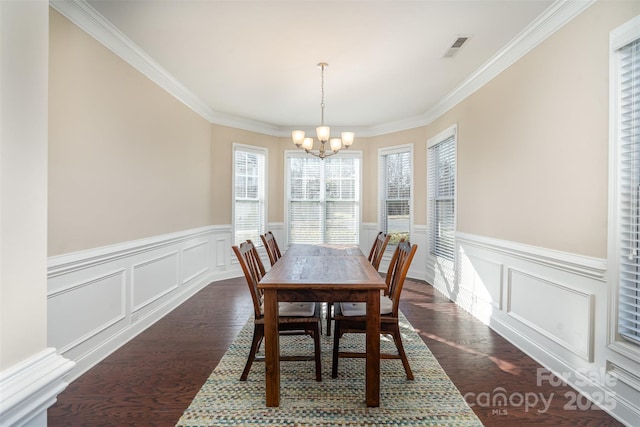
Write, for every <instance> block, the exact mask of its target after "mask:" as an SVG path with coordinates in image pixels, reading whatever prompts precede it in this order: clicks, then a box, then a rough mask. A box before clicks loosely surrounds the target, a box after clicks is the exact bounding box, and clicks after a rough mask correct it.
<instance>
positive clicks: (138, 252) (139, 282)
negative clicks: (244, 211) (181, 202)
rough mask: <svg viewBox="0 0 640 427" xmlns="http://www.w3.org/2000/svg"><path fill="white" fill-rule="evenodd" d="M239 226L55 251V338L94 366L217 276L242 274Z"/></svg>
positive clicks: (51, 293)
mask: <svg viewBox="0 0 640 427" xmlns="http://www.w3.org/2000/svg"><path fill="white" fill-rule="evenodd" d="M230 254H231V226H228V225H225V226H209V227H203V228H198V229H193V230H186V231H181V232H177V233H172V234H167V235H162V236H155V237H151V238H148V239H142V240H136V241H132V242H124V243H121V244H116V245H112V246H107V247H102V248H95V249H91V250H87V251H82V252H77V253H72V254H66V255H61V256H57V257H51V258H49V267H48V303H47V304H48V307H47V309H48V345H49V346H51V347H54V348H56V351H57V352H58V353H59V354H60V355H61V356H63V357H65V358H67V359H69V360H71V361H73V362H75V364H76V365H75V368H73V370H72V371H71V373H70V374H69V377H68V379H69V380H73V379H75V378H77V377H78V376H80V375H81V374H82V373H84V372H85V371H87V370H88V369H90V368H91V367H92V366H94V365H95V364H96V363H98V362H99V361H100V360H102V359H103V358H105V357H106V356H108V355H109V354H110V353H111V352H113V351H114V350H116V349H117V348H118V347H120V346H122V345H123V344H124V343H126V342H127V341H128V340H129V339H131V338H132V337H134V336H135V335H137V334H139V333H140V332H142V331H143V330H144V329H146V328H147V327H149V326H150V325H152V324H153V323H155V322H156V321H158V320H159V319H161V318H162V317H163V316H164V315H166V314H167V313H169V312H170V311H171V310H173V309H174V308H175V307H177V306H178V305H180V304H181V303H182V302H183V301H185V300H186V299H188V298H189V297H191V296H193V295H194V294H195V293H196V292H198V291H199V290H200V289H202V288H203V287H205V286H206V285H208V284H209V283H211V282H213V281H217V280H223V279H227V278H231V277H237V276H240V275H241V274H242V272H241V271H240V269H239V268H238V266H237V265H235V266H234V265H232V264H231V262H230V261H231V258H230Z"/></svg>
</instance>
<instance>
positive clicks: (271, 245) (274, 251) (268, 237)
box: [260, 231, 282, 266]
mask: <svg viewBox="0 0 640 427" xmlns="http://www.w3.org/2000/svg"><path fill="white" fill-rule="evenodd" d="M260 239H262V244H264V247H265V248H266V249H267V255H269V262H270V263H271V266H273V264H275V263H276V262H277V261H278V260H279V259H280V258H281V257H282V254H281V253H280V248H279V247H278V242H277V241H276V238H275V237H274V235H273V233H272V232H271V231H267V232H266V233H265V234H261V235H260Z"/></svg>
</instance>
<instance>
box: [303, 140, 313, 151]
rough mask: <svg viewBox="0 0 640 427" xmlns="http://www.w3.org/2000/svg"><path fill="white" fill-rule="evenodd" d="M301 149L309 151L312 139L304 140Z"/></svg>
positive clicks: (311, 146)
mask: <svg viewBox="0 0 640 427" xmlns="http://www.w3.org/2000/svg"><path fill="white" fill-rule="evenodd" d="M302 148H304V149H305V150H311V149H312V148H313V138H305V139H304V140H303V141H302Z"/></svg>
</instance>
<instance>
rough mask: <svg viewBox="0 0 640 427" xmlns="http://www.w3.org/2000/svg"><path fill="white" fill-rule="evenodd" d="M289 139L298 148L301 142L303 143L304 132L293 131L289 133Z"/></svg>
mask: <svg viewBox="0 0 640 427" xmlns="http://www.w3.org/2000/svg"><path fill="white" fill-rule="evenodd" d="M291 138H292V139H293V143H294V144H296V146H298V147H300V146H301V145H302V141H304V131H302V130H294V131H293V132H291Z"/></svg>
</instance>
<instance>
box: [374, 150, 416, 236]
mask: <svg viewBox="0 0 640 427" xmlns="http://www.w3.org/2000/svg"><path fill="white" fill-rule="evenodd" d="M378 158H379V166H378V171H379V174H378V176H379V178H380V182H379V186H378V188H379V191H380V195H379V199H380V228H381V230H382V231H383V232H385V233H387V234H390V235H391V239H390V240H389V243H390V244H392V245H393V244H397V243H398V242H399V241H400V239H405V240H409V237H410V236H409V233H410V230H411V175H412V173H411V160H412V147H411V146H401V147H393V148H386V149H381V150H380V151H379V153H378Z"/></svg>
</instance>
